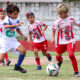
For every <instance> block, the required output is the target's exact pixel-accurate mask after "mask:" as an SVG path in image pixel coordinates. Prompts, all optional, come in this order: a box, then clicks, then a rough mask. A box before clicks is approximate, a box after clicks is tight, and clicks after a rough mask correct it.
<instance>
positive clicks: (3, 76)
mask: <svg viewBox="0 0 80 80" xmlns="http://www.w3.org/2000/svg"><path fill="white" fill-rule="evenodd" d="M39 54H40V56H42V55H41V52H40V53H39ZM33 55H34V54H33V52H28V54H27V55H26V57H33ZM51 55H53V56H55V55H56V53H55V52H54V53H52V52H51ZM67 55H68V53H65V54H64V56H67ZM75 55H77V56H80V53H78V52H77V53H76V54H75ZM17 57H18V56H17ZM17 57H15V56H14V55H12V54H11V53H9V58H17ZM79 65H80V61H78V66H79ZM46 66H47V65H42V70H40V71H35V70H34V69H35V67H36V65H25V66H24V65H23V67H24V68H25V69H26V70H27V71H28V72H27V73H26V74H22V73H20V72H16V71H14V70H13V68H14V66H13V65H10V66H0V80H80V77H78V78H77V77H74V72H73V68H72V65H71V63H70V61H69V60H65V61H64V64H63V65H62V67H61V69H60V72H59V75H58V76H57V77H50V76H48V75H47V73H46ZM79 70H80V66H79Z"/></svg>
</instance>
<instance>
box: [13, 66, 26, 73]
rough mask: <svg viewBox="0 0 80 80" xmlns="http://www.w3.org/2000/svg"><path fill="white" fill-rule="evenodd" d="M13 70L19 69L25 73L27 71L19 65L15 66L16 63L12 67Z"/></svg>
mask: <svg viewBox="0 0 80 80" xmlns="http://www.w3.org/2000/svg"><path fill="white" fill-rule="evenodd" d="M14 70H15V71H20V72H21V73H26V72H27V71H26V70H25V69H23V68H21V67H20V66H16V65H15V67H14Z"/></svg>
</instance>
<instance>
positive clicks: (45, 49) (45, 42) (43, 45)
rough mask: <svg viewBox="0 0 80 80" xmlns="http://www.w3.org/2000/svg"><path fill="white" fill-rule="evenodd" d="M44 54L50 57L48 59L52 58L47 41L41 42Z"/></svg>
mask: <svg viewBox="0 0 80 80" xmlns="http://www.w3.org/2000/svg"><path fill="white" fill-rule="evenodd" d="M41 50H42V54H43V55H44V56H46V57H47V58H48V61H51V60H52V57H51V55H50V53H48V52H47V41H44V42H42V43H41Z"/></svg>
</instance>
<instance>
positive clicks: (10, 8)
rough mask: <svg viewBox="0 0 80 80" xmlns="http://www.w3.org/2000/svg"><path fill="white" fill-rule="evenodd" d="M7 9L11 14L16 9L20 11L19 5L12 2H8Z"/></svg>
mask: <svg viewBox="0 0 80 80" xmlns="http://www.w3.org/2000/svg"><path fill="white" fill-rule="evenodd" d="M6 11H7V13H10V14H11V13H13V12H14V11H17V12H19V7H18V6H16V5H14V4H12V3H10V2H7V8H6Z"/></svg>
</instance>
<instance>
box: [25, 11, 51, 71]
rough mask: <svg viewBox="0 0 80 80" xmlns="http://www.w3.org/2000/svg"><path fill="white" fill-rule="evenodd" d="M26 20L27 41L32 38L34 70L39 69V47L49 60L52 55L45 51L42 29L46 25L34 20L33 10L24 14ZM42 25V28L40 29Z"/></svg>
mask: <svg viewBox="0 0 80 80" xmlns="http://www.w3.org/2000/svg"><path fill="white" fill-rule="evenodd" d="M26 17H27V20H28V21H29V23H30V24H29V25H28V32H29V41H31V40H32V38H33V45H34V54H35V60H36V63H37V68H36V70H41V64H40V58H39V55H38V50H39V49H41V51H42V53H43V55H44V56H46V57H47V58H48V60H49V61H51V59H52V57H51V55H50V54H49V53H47V40H46V38H45V35H44V31H45V30H46V28H47V25H46V24H44V23H43V22H40V21H35V16H34V13H33V12H28V13H27V14H26ZM42 26H44V28H43V29H42Z"/></svg>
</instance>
